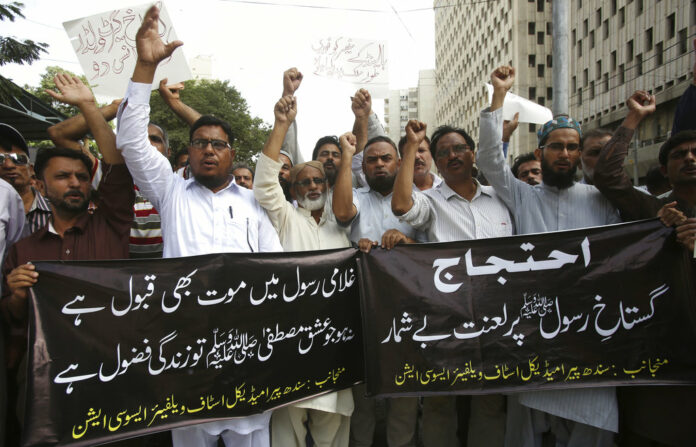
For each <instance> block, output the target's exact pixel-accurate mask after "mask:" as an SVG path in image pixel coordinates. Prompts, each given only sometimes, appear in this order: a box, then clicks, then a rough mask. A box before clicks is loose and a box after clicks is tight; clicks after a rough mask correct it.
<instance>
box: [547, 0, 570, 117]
mask: <svg viewBox="0 0 696 447" xmlns="http://www.w3.org/2000/svg"><path fill="white" fill-rule="evenodd" d="M569 10H570V0H553V3H552V11H553V105H552V106H551V111H552V112H553V115H554V116H556V115H559V114H566V115H569V114H570V107H569V106H568V80H569V79H570V77H569V76H568V74H569V71H570V58H569V56H568V51H569V49H570V45H569V42H568V40H569V38H568V33H569V31H568V29H569V26H568V25H569V21H570V11H569Z"/></svg>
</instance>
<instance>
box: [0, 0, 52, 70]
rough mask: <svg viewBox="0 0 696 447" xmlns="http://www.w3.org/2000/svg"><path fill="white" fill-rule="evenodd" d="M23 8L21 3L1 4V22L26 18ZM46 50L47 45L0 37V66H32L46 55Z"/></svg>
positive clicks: (28, 40)
mask: <svg viewBox="0 0 696 447" xmlns="http://www.w3.org/2000/svg"><path fill="white" fill-rule="evenodd" d="M22 8H24V4H23V3H19V2H11V3H0V21H5V19H9V21H10V22H14V21H15V19H16V18H17V17H21V18H24V14H22ZM46 48H48V44H47V43H43V42H34V41H33V40H30V39H25V40H17V39H15V38H13V37H5V36H0V66H2V65H5V64H9V63H16V64H24V63H27V64H31V63H32V62H34V61H36V60H39V58H40V55H41V53H42V52H43V53H46Z"/></svg>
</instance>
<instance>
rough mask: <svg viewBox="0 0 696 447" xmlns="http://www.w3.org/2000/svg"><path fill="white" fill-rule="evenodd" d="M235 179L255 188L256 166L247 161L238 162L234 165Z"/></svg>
mask: <svg viewBox="0 0 696 447" xmlns="http://www.w3.org/2000/svg"><path fill="white" fill-rule="evenodd" d="M232 175H233V176H234V181H235V182H236V183H237V184H238V185H239V186H243V187H245V188H246V189H254V168H252V167H251V166H249V165H248V164H246V163H236V164H235V165H234V166H232Z"/></svg>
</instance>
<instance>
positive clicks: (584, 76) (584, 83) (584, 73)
mask: <svg viewBox="0 0 696 447" xmlns="http://www.w3.org/2000/svg"><path fill="white" fill-rule="evenodd" d="M588 81H589V79H588V71H587V68H586V69H584V70H583V71H582V86H583V87H587V82H588Z"/></svg>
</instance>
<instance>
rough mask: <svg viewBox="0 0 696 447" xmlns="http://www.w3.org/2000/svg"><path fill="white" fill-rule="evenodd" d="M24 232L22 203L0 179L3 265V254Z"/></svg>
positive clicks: (0, 240)
mask: <svg viewBox="0 0 696 447" xmlns="http://www.w3.org/2000/svg"><path fill="white" fill-rule="evenodd" d="M23 230H24V203H23V202H22V198H21V197H20V196H19V194H17V191H15V189H14V188H13V187H12V185H10V184H9V183H7V182H6V181H5V180H2V179H0V261H1V262H3V263H4V261H5V253H6V252H7V249H8V248H10V246H11V245H12V244H14V243H15V242H17V241H18V240H19V239H20V238H21V236H22V232H23ZM0 265H1V264H0ZM0 291H2V272H1V271H0Z"/></svg>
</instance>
